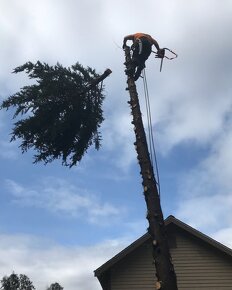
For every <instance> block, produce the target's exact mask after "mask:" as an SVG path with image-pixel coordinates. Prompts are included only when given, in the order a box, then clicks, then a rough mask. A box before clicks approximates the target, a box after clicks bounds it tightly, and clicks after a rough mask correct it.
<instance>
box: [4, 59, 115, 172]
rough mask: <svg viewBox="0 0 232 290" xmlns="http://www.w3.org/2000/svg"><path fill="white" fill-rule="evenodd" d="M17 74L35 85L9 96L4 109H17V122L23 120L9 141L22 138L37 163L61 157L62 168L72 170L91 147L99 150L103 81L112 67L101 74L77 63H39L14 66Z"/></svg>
mask: <svg viewBox="0 0 232 290" xmlns="http://www.w3.org/2000/svg"><path fill="white" fill-rule="evenodd" d="M19 72H25V73H27V74H28V76H29V78H30V79H33V80H35V81H36V83H34V84H32V85H29V86H24V87H23V88H22V89H21V90H20V91H19V92H17V93H15V94H14V95H12V96H10V97H9V98H7V99H6V100H5V101H3V102H2V105H1V109H3V108H4V109H9V108H11V107H14V108H15V109H16V111H15V114H14V118H16V117H19V116H20V115H21V116H22V115H23V116H24V118H21V119H19V120H17V122H16V123H15V124H14V128H13V130H12V138H11V141H13V140H16V139H20V140H21V145H20V147H21V150H22V153H24V152H26V151H27V150H28V149H29V148H33V149H35V150H36V154H35V155H34V163H37V162H39V161H43V162H44V163H45V164H46V163H48V162H51V161H53V160H55V159H60V158H61V159H62V164H63V165H66V166H69V167H72V166H73V165H76V163H77V162H78V161H80V160H81V158H82V157H83V155H84V153H85V152H86V151H87V149H88V148H89V147H90V146H91V145H92V144H94V145H95V148H96V149H99V147H100V141H101V135H100V132H99V127H100V125H101V123H102V121H103V120H104V118H103V111H102V102H103V100H104V95H103V90H102V85H100V82H101V81H102V80H103V79H104V78H105V77H106V76H108V75H109V74H110V73H111V71H110V70H109V69H108V70H106V71H105V73H104V74H103V75H101V76H100V75H99V74H97V73H96V72H95V70H94V69H92V68H90V67H87V68H84V67H83V66H82V65H80V64H79V63H76V64H75V65H73V66H71V68H69V67H68V68H65V67H63V66H62V65H60V64H59V63H57V64H56V65H55V66H49V65H48V64H46V63H41V62H39V61H38V62H37V63H35V64H33V63H31V62H27V63H25V64H24V65H22V66H19V67H17V68H15V70H14V73H19Z"/></svg>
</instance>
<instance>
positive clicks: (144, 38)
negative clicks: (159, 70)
mask: <svg viewBox="0 0 232 290" xmlns="http://www.w3.org/2000/svg"><path fill="white" fill-rule="evenodd" d="M128 40H132V42H133V44H132V47H131V49H132V50H133V55H132V63H131V64H130V65H128V66H129V67H128V66H127V69H126V73H127V74H128V75H132V76H133V77H134V80H135V81H136V80H137V79H138V78H139V76H140V74H141V71H142V70H143V69H144V68H145V61H146V60H147V59H148V57H149V56H150V54H151V52H152V45H153V44H154V46H155V47H156V49H157V53H156V58H163V57H164V49H160V47H159V44H158V42H157V41H156V40H155V39H154V38H152V37H151V36H150V35H149V34H145V33H135V34H130V35H127V36H125V37H124V40H123V49H125V48H126V47H128V46H127V45H126V43H127V41H128ZM136 68H137V69H136Z"/></svg>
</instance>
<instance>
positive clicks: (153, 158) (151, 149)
mask: <svg viewBox="0 0 232 290" xmlns="http://www.w3.org/2000/svg"><path fill="white" fill-rule="evenodd" d="M142 77H143V88H144V96H145V103H146V114H147V124H148V143H149V152H150V157H151V163H152V166H153V168H154V164H155V176H156V184H157V186H158V193H159V196H160V178H159V168H158V162H157V157H156V150H155V142H154V136H153V130H152V118H151V106H150V97H149V92H148V86H147V78H146V72H145V69H144V70H143V71H142Z"/></svg>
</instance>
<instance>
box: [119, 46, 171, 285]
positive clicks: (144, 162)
mask: <svg viewBox="0 0 232 290" xmlns="http://www.w3.org/2000/svg"><path fill="white" fill-rule="evenodd" d="M125 55H126V62H125V64H126V67H127V68H128V69H129V67H130V64H131V56H130V49H129V48H126V49H125ZM127 84H128V90H129V93H130V101H129V102H128V103H129V104H130V106H131V111H132V116H133V121H132V124H134V131H135V136H136V142H135V143H134V144H135V148H136V151H137V158H138V161H139V165H140V168H141V172H140V173H141V175H142V180H143V182H142V184H143V187H144V196H145V201H146V205H147V220H148V223H149V228H148V233H149V234H150V235H151V237H152V246H153V260H154V264H155V268H156V276H157V283H156V289H162V290H177V281H176V275H175V271H174V267H173V264H172V261H171V255H170V252H169V247H168V241H167V236H166V232H165V225H164V219H163V213H162V209H161V205H160V198H159V194H158V190H157V186H156V180H155V176H154V171H153V167H152V164H151V160H150V155H149V151H148V146H147V140H146V134H145V131H144V127H143V121H142V116H141V111H140V106H139V99H138V93H137V90H136V85H135V82H134V79H133V77H132V76H131V75H128V79H127Z"/></svg>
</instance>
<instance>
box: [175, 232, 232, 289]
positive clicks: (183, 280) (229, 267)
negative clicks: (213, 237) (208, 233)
mask: <svg viewBox="0 0 232 290" xmlns="http://www.w3.org/2000/svg"><path fill="white" fill-rule="evenodd" d="M175 236H176V245H177V247H176V248H172V249H171V255H172V259H173V264H174V266H175V272H176V275H177V280H178V289H179V290H186V289H189V290H196V289H198V290H199V289H204V290H208V289H211V290H216V289H217V290H218V289H220V290H224V289H225V290H226V289H227V290H228V289H232V259H231V258H230V257H228V256H227V255H225V254H223V253H221V252H220V251H218V250H217V249H215V248H214V247H211V246H209V245H208V244H206V243H204V242H203V241H201V240H199V239H197V238H193V237H192V236H190V235H189V234H188V233H186V232H182V231H181V230H179V231H176V235H175Z"/></svg>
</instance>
